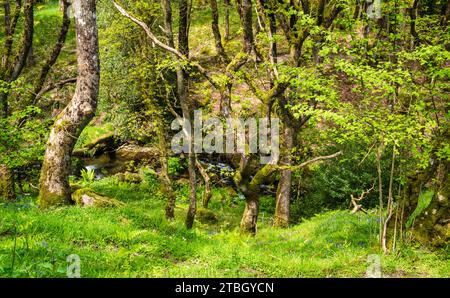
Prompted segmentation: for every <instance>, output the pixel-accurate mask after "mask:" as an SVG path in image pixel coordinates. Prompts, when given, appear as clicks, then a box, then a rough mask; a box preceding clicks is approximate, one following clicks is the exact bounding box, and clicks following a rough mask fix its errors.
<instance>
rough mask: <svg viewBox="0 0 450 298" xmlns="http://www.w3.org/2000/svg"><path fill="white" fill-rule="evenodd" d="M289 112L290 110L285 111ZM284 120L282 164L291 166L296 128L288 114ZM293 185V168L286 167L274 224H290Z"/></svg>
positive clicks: (277, 196) (277, 201)
mask: <svg viewBox="0 0 450 298" xmlns="http://www.w3.org/2000/svg"><path fill="white" fill-rule="evenodd" d="M284 113H285V114H286V113H288V111H284ZM283 118H284V119H283V121H284V126H285V127H284V132H283V135H284V138H283V140H284V142H283V151H284V152H283V158H282V161H281V162H282V164H283V165H286V166H291V164H292V163H291V151H292V148H293V146H294V139H293V138H294V128H293V127H292V123H291V119H289V116H288V115H285V116H284V117H283ZM291 187H292V170H290V169H285V170H282V171H281V177H280V182H279V183H278V188H277V194H276V207H275V219H274V226H276V227H287V226H288V225H289V207H290V200H291Z"/></svg>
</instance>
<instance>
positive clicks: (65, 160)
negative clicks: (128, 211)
mask: <svg viewBox="0 0 450 298" xmlns="http://www.w3.org/2000/svg"><path fill="white" fill-rule="evenodd" d="M73 7H74V17H75V27H76V34H77V63H78V77H77V85H76V89H75V94H74V96H73V98H72V100H71V101H70V103H69V104H68V105H67V106H66V108H65V109H64V110H63V111H62V112H61V114H60V115H59V116H58V117H57V119H56V121H55V124H54V125H53V128H52V130H51V132H50V136H49V140H48V142H47V148H46V151H45V155H44V162H43V165H42V170H41V178H40V189H39V204H40V207H41V208H47V207H51V206H58V205H65V204H69V203H70V202H71V194H70V186H69V179H68V178H69V169H70V157H71V155H72V151H73V147H74V145H75V143H76V141H77V139H78V137H79V135H80V133H81V132H82V130H83V129H84V127H85V126H86V125H87V124H88V123H89V121H90V120H91V119H92V118H93V116H94V114H95V110H96V108H97V97H98V91H99V80H100V63H99V50H98V32H97V23H96V6H95V0H75V1H74V3H73Z"/></svg>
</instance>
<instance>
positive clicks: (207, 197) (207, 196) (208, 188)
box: [196, 159, 212, 208]
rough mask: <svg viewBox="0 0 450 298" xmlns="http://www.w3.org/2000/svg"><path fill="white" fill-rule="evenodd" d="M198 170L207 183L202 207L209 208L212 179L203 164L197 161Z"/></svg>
mask: <svg viewBox="0 0 450 298" xmlns="http://www.w3.org/2000/svg"><path fill="white" fill-rule="evenodd" d="M196 164H197V168H198V170H199V172H200V175H202V177H203V181H205V191H204V192H203V198H202V205H203V207H204V208H208V204H209V201H210V200H211V196H212V193H211V178H210V177H209V175H208V172H207V171H206V170H205V168H204V167H203V166H202V164H201V163H200V162H199V161H198V159H197V160H196Z"/></svg>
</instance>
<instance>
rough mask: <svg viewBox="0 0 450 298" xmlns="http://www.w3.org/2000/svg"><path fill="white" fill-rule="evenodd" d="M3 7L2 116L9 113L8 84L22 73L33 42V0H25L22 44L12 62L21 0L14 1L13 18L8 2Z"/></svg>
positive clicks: (0, 101)
mask: <svg viewBox="0 0 450 298" xmlns="http://www.w3.org/2000/svg"><path fill="white" fill-rule="evenodd" d="M4 8H5V26H6V29H7V30H6V38H5V50H6V52H5V54H4V56H3V57H2V69H1V72H0V79H1V80H3V81H5V82H6V83H7V85H6V86H5V87H6V90H4V91H3V92H1V93H0V106H1V107H0V108H1V110H2V116H3V117H7V116H8V114H9V104H8V96H9V93H10V89H9V87H10V86H9V84H10V83H12V82H14V81H15V80H17V78H18V77H19V76H20V74H21V73H22V70H23V68H24V67H25V64H26V62H27V59H28V55H29V54H30V50H31V47H32V44H33V32H34V0H25V4H24V26H23V28H24V29H23V39H22V45H21V46H20V47H19V52H18V53H17V56H16V58H15V59H14V62H11V61H10V60H11V59H10V57H11V55H12V49H13V38H14V31H15V28H16V25H17V21H18V19H19V15H20V8H21V1H16V10H15V14H14V16H13V19H12V20H11V18H10V7H9V3H8V4H6V2H5V4H4Z"/></svg>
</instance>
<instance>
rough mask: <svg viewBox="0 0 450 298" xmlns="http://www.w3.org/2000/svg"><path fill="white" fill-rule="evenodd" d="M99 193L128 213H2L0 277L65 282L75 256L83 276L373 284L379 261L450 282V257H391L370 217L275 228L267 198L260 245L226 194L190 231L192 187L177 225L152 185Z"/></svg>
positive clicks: (102, 184)
mask: <svg viewBox="0 0 450 298" xmlns="http://www.w3.org/2000/svg"><path fill="white" fill-rule="evenodd" d="M90 187H91V188H93V189H95V190H96V191H98V192H101V193H102V194H105V195H108V196H111V197H115V198H117V199H120V200H121V201H123V202H125V205H124V206H122V207H118V208H103V209H102V208H98V209H97V208H80V207H75V206H71V207H64V208H57V209H54V210H49V211H40V210H38V209H37V208H36V204H35V201H34V199H33V198H29V199H26V200H25V199H23V200H22V201H21V202H19V203H15V204H3V205H0V276H1V277H10V276H12V277H65V276H66V267H67V262H66V258H67V256H69V255H70V254H78V255H79V256H80V259H81V275H82V277H364V276H365V272H366V268H367V266H368V264H367V257H368V255H370V254H380V256H381V264H382V272H383V275H384V276H399V277H403V276H408V277H415V276H417V277H448V276H449V275H450V262H449V261H448V254H447V255H445V254H444V252H439V251H438V252H431V251H428V250H426V249H425V248H420V247H403V248H402V249H401V250H400V251H398V252H397V253H395V254H390V255H386V256H383V255H382V254H381V253H380V250H379V248H378V245H377V235H376V231H377V222H376V219H375V218H374V217H373V216H371V215H365V214H359V215H350V214H349V212H348V211H332V212H327V213H324V214H320V215H317V216H315V217H313V218H311V219H309V220H307V221H304V222H302V223H301V224H299V225H296V226H293V227H291V228H288V229H275V228H272V227H270V224H271V218H270V213H269V212H268V211H269V210H272V209H271V208H272V207H273V206H272V205H273V200H270V199H269V198H264V199H263V200H262V206H261V210H262V213H263V214H264V216H260V221H259V230H258V234H257V235H256V236H255V237H251V236H244V235H241V234H240V233H239V231H238V230H237V226H238V224H239V219H240V218H239V217H240V214H241V212H242V210H243V202H242V200H240V199H239V198H234V199H233V200H231V199H230V200H224V199H223V197H224V194H225V193H226V190H225V189H214V195H213V198H212V202H211V208H212V210H213V211H214V212H215V214H216V215H217V216H218V222H217V223H213V224H208V223H205V224H202V223H200V222H198V221H196V223H195V228H194V229H193V230H186V228H185V227H184V216H185V213H186V208H187V200H186V196H185V194H184V192H185V188H186V187H185V186H180V187H179V188H178V191H177V208H176V220H175V221H174V222H168V221H166V220H165V219H164V205H165V199H164V196H163V195H162V194H161V193H159V191H158V190H159V186H158V185H157V183H155V181H154V180H152V179H146V181H145V182H144V183H142V184H140V185H131V184H127V183H120V182H119V181H117V180H116V179H113V178H107V179H103V180H99V181H96V182H94V183H92V184H91V185H90ZM14 243H15V253H14ZM13 259H14V267H13V268H12V263H13Z"/></svg>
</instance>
